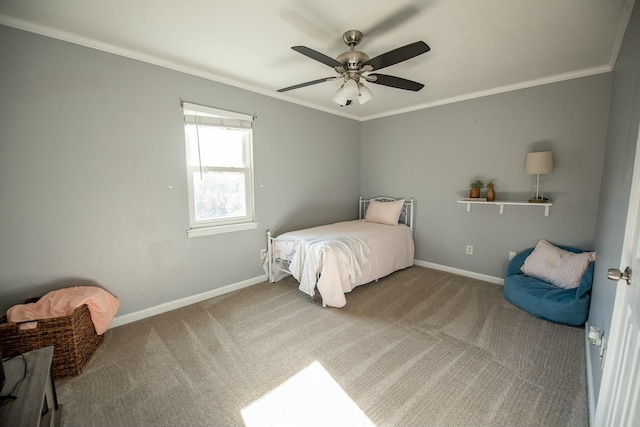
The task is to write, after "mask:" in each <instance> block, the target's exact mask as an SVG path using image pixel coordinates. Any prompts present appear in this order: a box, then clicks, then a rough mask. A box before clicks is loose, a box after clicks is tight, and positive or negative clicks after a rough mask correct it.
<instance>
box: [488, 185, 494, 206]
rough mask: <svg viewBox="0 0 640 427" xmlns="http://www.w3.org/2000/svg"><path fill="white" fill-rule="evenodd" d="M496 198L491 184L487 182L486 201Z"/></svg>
mask: <svg viewBox="0 0 640 427" xmlns="http://www.w3.org/2000/svg"><path fill="white" fill-rule="evenodd" d="M495 199H496V192H495V190H494V189H493V184H487V201H488V202H493V201H494V200H495Z"/></svg>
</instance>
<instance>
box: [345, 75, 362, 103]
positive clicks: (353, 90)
mask: <svg viewBox="0 0 640 427" xmlns="http://www.w3.org/2000/svg"><path fill="white" fill-rule="evenodd" d="M359 89H360V88H359V87H358V83H356V81H355V80H353V79H348V80H347V81H346V82H344V85H342V94H343V95H344V97H345V98H347V99H348V100H349V101H353V100H354V99H356V98H357V97H358V93H359V92H360V90H359Z"/></svg>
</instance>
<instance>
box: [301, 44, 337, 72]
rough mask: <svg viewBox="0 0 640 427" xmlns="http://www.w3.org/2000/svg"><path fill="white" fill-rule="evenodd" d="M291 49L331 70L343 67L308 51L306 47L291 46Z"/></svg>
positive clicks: (332, 60) (321, 54)
mask: <svg viewBox="0 0 640 427" xmlns="http://www.w3.org/2000/svg"><path fill="white" fill-rule="evenodd" d="M291 49H293V50H295V51H296V52H298V53H301V54H303V55H305V56H308V57H309V58H311V59H315V60H316V61H318V62H322V63H323V64H325V65H328V66H329V67H331V68H335V67H342V66H343V65H344V64H342V63H341V62H338V61H336V60H335V59H333V58H331V57H329V56H327V55H325V54H323V53H320V52H317V51H315V50H313V49H309V48H308V47H306V46H293V47H292V48H291Z"/></svg>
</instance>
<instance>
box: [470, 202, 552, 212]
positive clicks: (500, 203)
mask: <svg viewBox="0 0 640 427" xmlns="http://www.w3.org/2000/svg"><path fill="white" fill-rule="evenodd" d="M458 203H463V204H466V205H467V212H471V205H497V206H498V208H499V209H500V214H501V215H502V214H503V213H504V207H505V205H510V206H543V207H544V216H549V208H550V207H551V205H553V203H551V202H549V203H529V202H527V201H522V202H486V201H475V200H458Z"/></svg>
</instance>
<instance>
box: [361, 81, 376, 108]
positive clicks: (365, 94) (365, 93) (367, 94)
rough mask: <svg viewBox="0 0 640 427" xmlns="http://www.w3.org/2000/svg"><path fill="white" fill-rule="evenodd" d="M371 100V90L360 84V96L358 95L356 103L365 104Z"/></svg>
mask: <svg viewBox="0 0 640 427" xmlns="http://www.w3.org/2000/svg"><path fill="white" fill-rule="evenodd" d="M372 99H373V93H372V92H371V90H370V89H369V88H368V87H366V86H365V85H363V84H362V83H360V95H358V102H359V103H360V105H362V104H364V103H366V102H369V101H371V100H372Z"/></svg>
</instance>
